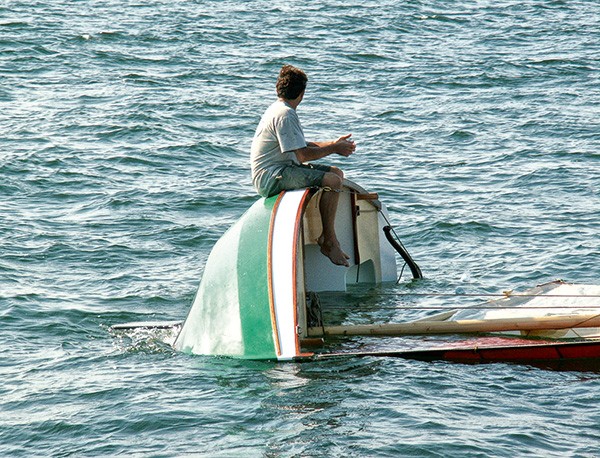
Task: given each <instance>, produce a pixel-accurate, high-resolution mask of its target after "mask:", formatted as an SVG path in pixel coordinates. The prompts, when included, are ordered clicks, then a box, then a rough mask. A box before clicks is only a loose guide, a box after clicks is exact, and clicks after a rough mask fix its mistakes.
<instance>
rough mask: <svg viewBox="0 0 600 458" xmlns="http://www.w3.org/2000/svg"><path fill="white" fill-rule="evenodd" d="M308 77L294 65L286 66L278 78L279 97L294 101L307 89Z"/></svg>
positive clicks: (282, 68)
mask: <svg viewBox="0 0 600 458" xmlns="http://www.w3.org/2000/svg"><path fill="white" fill-rule="evenodd" d="M307 81H308V77H307V76H306V73H304V72H303V71H302V70H300V69H299V68H296V67H294V66H293V65H284V66H283V67H281V70H280V71H279V77H278V78H277V84H276V88H277V97H281V98H282V99H286V100H294V99H296V98H298V97H299V96H300V94H302V93H303V92H304V89H306V82H307Z"/></svg>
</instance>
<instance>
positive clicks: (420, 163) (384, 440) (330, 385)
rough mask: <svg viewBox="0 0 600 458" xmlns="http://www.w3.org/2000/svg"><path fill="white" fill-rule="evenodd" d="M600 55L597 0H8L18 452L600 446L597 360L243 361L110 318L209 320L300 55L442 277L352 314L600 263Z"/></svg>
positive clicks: (0, 341)
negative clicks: (284, 75)
mask: <svg viewBox="0 0 600 458" xmlns="http://www.w3.org/2000/svg"><path fill="white" fill-rule="evenodd" d="M598 56H600V4H598V3H597V2H596V1H592V0H589V1H587V0H586V1H541V0H536V1H534V0H531V1H527V0H526V1H520V2H516V1H512V0H507V1H499V2H487V1H479V2H458V1H434V2H420V1H409V2H395V1H385V0H384V1H377V2H375V1H364V2H363V1H361V2H358V1H345V2H342V1H313V2H295V3H291V4H290V3H288V2H277V1H275V2H264V1H249V2H238V1H212V2H210V1H209V2H200V1H196V2H189V1H182V0H175V1H151V0H149V1H146V2H116V1H113V0H106V1H93V2H86V1H71V2H68V1H65V0H57V1H52V2H50V1H48V0H45V1H34V2H20V1H11V0H9V1H8V2H7V1H4V2H2V3H0V148H1V149H0V177H1V179H0V330H1V332H0V378H1V380H2V384H1V385H0V411H1V412H2V415H0V455H2V456H28V457H29V456H118V455H128V456H165V457H166V456H190V455H197V456H223V457H225V456H227V457H229V456H267V457H279V456H299V457H300V456H302V457H305V456H431V457H449V456H453V457H487V456H505V457H514V456H531V457H534V456H535V457H538V456H544V457H547V456H556V457H559V456H560V457H564V456H573V457H593V456H600V420H599V413H600V407H599V405H598V398H599V396H600V376H599V374H598V373H595V372H587V371H550V370H544V369H540V368H534V367H529V366H518V365H507V364H491V365H483V366H468V365H458V364H449V363H443V362H439V363H422V362H413V361H403V360H396V359H374V358H364V359H352V358H348V359H342V360H335V361H327V362H324V361H320V362H315V363H303V364H293V363H292V364H275V363H266V362H242V361H232V360H229V359H219V358H206V357H193V356H186V355H181V354H177V353H174V352H173V351H172V350H171V349H170V347H169V346H168V345H167V344H166V343H165V340H167V341H168V338H169V337H171V336H168V335H157V334H133V335H125V336H123V335H115V333H113V332H111V331H110V330H109V327H110V326H111V325H112V324H116V323H121V322H125V321H139V320H177V319H181V318H183V317H185V315H186V313H187V310H188V308H189V306H190V305H191V301H192V299H193V296H194V293H195V290H196V288H197V285H198V282H199V279H200V277H201V275H202V271H203V267H204V263H205V261H206V258H207V256H208V254H209V252H210V249H211V247H212V245H213V244H214V243H215V241H216V240H217V239H218V238H219V236H220V235H221V234H222V233H223V232H224V231H225V230H226V229H227V228H228V227H229V226H230V225H231V224H232V223H233V222H234V221H235V220H236V219H237V218H238V217H239V216H240V215H241V214H242V213H243V212H244V211H245V210H246V209H247V208H248V207H249V206H250V205H251V204H252V203H253V202H254V201H255V200H256V198H257V197H256V195H255V193H254V191H253V189H252V187H251V183H250V176H249V175H250V171H249V164H248V156H249V149H250V143H251V139H252V135H253V132H254V129H255V127H256V123H257V122H258V119H259V118H260V116H261V114H262V112H263V111H264V109H265V108H266V107H267V106H268V105H269V104H270V103H271V101H272V100H273V97H274V91H273V85H274V81H275V78H276V74H277V71H278V69H279V68H280V66H281V65H282V64H283V63H292V64H295V65H298V66H300V67H302V68H303V69H304V70H306V72H307V73H308V75H309V87H308V92H307V95H306V97H305V100H304V102H303V103H302V105H301V106H300V108H299V110H298V111H299V115H300V118H301V120H302V122H303V125H304V129H305V132H306V134H307V137H309V139H314V140H319V139H329V138H337V137H338V136H339V135H342V134H345V133H352V134H353V136H354V138H355V140H356V142H357V145H358V148H357V152H356V154H355V155H353V156H352V157H351V158H348V159H344V158H331V160H330V161H329V163H332V164H335V165H338V166H340V167H342V168H343V169H344V170H345V172H346V174H347V176H348V177H350V178H351V179H353V180H354V181H356V182H358V183H359V184H361V185H362V186H364V187H366V188H367V189H369V190H371V191H374V192H379V194H380V196H381V199H382V200H383V201H384V202H385V203H386V204H387V205H388V208H389V210H390V217H391V219H392V222H393V223H394V225H395V227H396V231H397V232H398V233H399V234H400V235H401V237H402V239H403V242H404V244H405V245H406V246H407V247H408V249H409V250H410V251H411V253H412V254H413V256H414V257H415V258H416V259H417V261H418V262H419V264H420V265H421V268H422V269H423V271H424V274H425V276H426V279H425V280H423V281H420V282H418V283H410V282H408V279H407V278H406V281H401V282H400V284H399V285H396V286H387V287H383V288H375V289H362V290H360V289H359V290H353V291H352V292H351V294H350V295H349V296H347V297H344V296H335V297H333V298H330V302H334V303H336V304H337V305H338V306H340V305H341V306H343V307H347V308H348V309H350V307H354V308H355V309H356V310H357V311H359V310H360V314H359V315H354V317H355V318H350V319H357V320H363V321H368V320H374V319H381V318H385V319H394V320H401V319H405V318H406V317H407V316H415V315H424V314H426V313H429V312H430V310H429V309H426V307H451V306H457V305H471V304H472V303H476V302H478V299H477V298H473V297H470V296H469V297H461V296H457V297H455V298H452V297H442V298H440V297H428V296H406V294H407V293H411V294H413V293H417V294H426V293H431V292H444V293H454V292H457V293H463V292H464V293H473V294H478V293H482V294H483V293H488V294H495V293H499V292H501V291H504V290H508V289H513V290H515V291H522V290H524V289H526V288H528V287H531V286H534V285H536V284H540V283H544V282H547V281H551V280H554V279H556V278H562V279H564V280H567V281H570V282H576V283H596V284H597V283H598V282H599V281H600V267H599V266H600V244H599V242H598V240H599V233H600V217H599V215H600V123H599V121H598V119H599V117H600V91H599V89H598V88H599V87H600V76H599V75H600V73H599V70H600V58H599V57H598ZM409 306H410V307H414V308H415V310H413V311H407V310H405V307H409ZM356 316H358V318H356ZM355 343H356V344H358V345H360V344H361V342H360V341H358V342H355Z"/></svg>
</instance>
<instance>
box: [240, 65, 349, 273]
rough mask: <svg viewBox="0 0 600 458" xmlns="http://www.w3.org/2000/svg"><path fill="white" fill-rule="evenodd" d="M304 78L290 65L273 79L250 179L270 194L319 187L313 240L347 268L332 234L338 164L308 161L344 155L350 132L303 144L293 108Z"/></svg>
mask: <svg viewBox="0 0 600 458" xmlns="http://www.w3.org/2000/svg"><path fill="white" fill-rule="evenodd" d="M307 81H308V77H307V76H306V74H305V73H304V72H303V71H302V70H300V69H298V68H296V67H293V66H292V65H284V66H283V67H282V68H281V71H280V72H279V77H278V78H277V84H276V89H277V97H278V99H277V101H276V102H275V103H273V104H272V105H271V106H270V107H269V108H268V109H267V111H266V112H265V114H264V115H263V117H262V119H261V120H260V123H259V125H258V127H257V129H256V134H255V135H254V139H253V141H252V154H251V162H252V182H253V184H254V187H255V188H256V190H257V191H258V193H259V194H260V195H262V196H265V197H269V196H273V195H275V194H278V193H280V192H281V191H285V190H291V189H299V188H306V187H322V188H323V189H324V192H323V194H322V196H321V201H320V204H319V211H320V213H321V220H322V224H323V233H322V234H321V236H320V237H319V238H318V240H317V243H318V244H319V246H320V247H321V253H323V254H324V255H325V256H327V257H328V258H329V259H330V260H331V261H332V262H333V263H334V264H337V265H340V266H346V267H347V266H348V265H349V264H348V259H349V257H348V255H346V253H344V252H343V251H342V249H341V247H340V243H339V241H338V239H337V236H336V234H335V227H334V222H335V213H336V210H337V204H338V198H339V193H338V191H340V189H341V188H342V178H343V177H344V174H343V172H342V171H341V170H340V169H338V168H337V167H330V166H326V165H315V164H307V162H308V161H314V160H317V159H321V158H323V157H326V156H329V155H330V154H339V155H341V156H345V157H348V156H350V155H351V154H352V153H353V152H354V150H355V149H356V145H355V143H354V141H352V139H351V138H350V137H351V136H352V134H348V135H344V136H342V137H340V138H338V139H337V140H334V141H325V142H307V141H306V140H305V139H304V133H303V131H302V126H301V125H300V120H299V119H298V115H297V114H296V108H297V107H298V105H299V104H300V102H302V98H303V97H304V91H305V89H306V83H307Z"/></svg>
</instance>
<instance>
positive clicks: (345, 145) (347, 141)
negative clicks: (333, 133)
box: [333, 134, 356, 157]
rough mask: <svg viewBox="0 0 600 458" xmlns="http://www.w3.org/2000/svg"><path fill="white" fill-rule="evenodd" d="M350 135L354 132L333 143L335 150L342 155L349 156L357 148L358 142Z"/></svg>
mask: <svg viewBox="0 0 600 458" xmlns="http://www.w3.org/2000/svg"><path fill="white" fill-rule="evenodd" d="M350 137H352V134H348V135H344V136H342V137H340V138H338V139H337V140H336V141H335V142H334V143H333V147H334V151H335V152H336V153H337V154H339V155H340V156H345V157H348V156H350V155H351V154H352V153H353V152H354V150H356V143H354V140H352V139H351V138H350Z"/></svg>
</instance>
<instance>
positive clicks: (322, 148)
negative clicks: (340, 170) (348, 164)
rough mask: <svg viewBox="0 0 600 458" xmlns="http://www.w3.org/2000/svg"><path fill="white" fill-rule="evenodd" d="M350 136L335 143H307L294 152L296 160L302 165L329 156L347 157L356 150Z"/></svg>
mask: <svg viewBox="0 0 600 458" xmlns="http://www.w3.org/2000/svg"><path fill="white" fill-rule="evenodd" d="M350 137H352V134H348V135H344V136H343V137H340V138H338V139H337V140H335V141H331V140H330V141H327V142H308V143H307V144H306V146H305V147H304V148H300V149H297V150H296V151H295V153H296V158H297V159H298V160H299V161H300V162H302V163H304V162H308V161H315V160H317V159H321V158H322V157H325V156H329V155H330V154H334V153H335V154H339V155H340V156H345V157H348V156H350V155H351V154H352V153H353V152H354V150H355V149H356V144H355V143H354V140H351V139H350Z"/></svg>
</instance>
